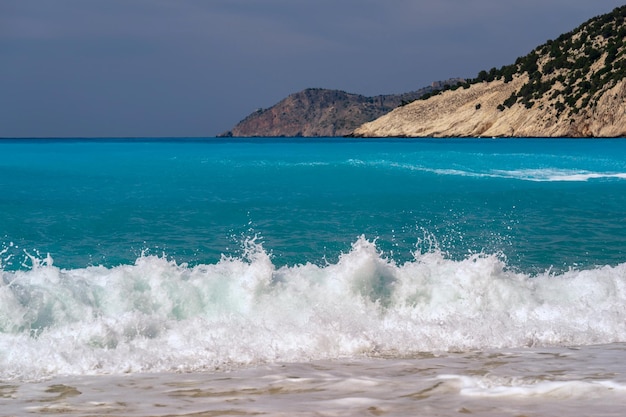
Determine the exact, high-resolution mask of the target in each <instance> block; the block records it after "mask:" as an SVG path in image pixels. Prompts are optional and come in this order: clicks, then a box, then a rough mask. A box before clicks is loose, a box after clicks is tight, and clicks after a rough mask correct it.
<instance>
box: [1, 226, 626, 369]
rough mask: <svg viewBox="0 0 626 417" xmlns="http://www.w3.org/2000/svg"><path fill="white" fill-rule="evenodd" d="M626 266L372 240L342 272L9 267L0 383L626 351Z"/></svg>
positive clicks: (147, 261) (331, 267) (239, 265)
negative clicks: (524, 265) (398, 257)
mask: <svg viewBox="0 0 626 417" xmlns="http://www.w3.org/2000/svg"><path fill="white" fill-rule="evenodd" d="M624 317H626V264H620V265H617V266H613V267H611V266H605V267H598V268H594V269H589V270H575V269H572V270H569V271H567V272H565V273H562V274H554V273H552V272H550V271H546V272H544V273H542V274H539V275H536V276H530V275H527V274H522V273H516V272H513V271H511V270H510V269H509V268H507V265H506V263H505V262H504V261H503V260H502V259H500V258H499V257H498V256H496V255H490V254H475V255H471V256H468V257H467V258H466V259H464V260H460V261H458V260H451V259H447V258H446V256H445V255H444V254H442V253H441V252H439V251H437V250H432V251H430V252H428V253H423V254H422V253H416V254H415V258H414V260H412V261H410V262H406V263H403V264H398V263H396V262H395V261H393V260H390V259H388V258H386V257H384V256H383V255H382V254H381V252H380V250H379V249H378V248H377V247H376V244H375V242H372V241H369V240H367V239H366V238H365V237H360V238H359V239H358V240H356V241H355V242H354V243H353V245H352V248H351V250H350V251H348V252H347V253H344V254H343V255H341V256H340V258H339V260H338V261H337V262H335V263H328V264H326V265H323V266H319V265H314V264H311V263H307V264H302V265H293V266H283V267H277V266H275V265H274V263H273V262H272V258H271V256H270V254H268V253H267V252H266V251H265V250H264V249H263V247H262V245H261V244H260V243H258V242H257V241H255V240H254V239H250V240H248V241H246V243H245V251H244V254H243V255H242V256H241V257H228V256H222V258H221V260H220V261H219V262H216V263H215V264H202V265H197V266H189V265H187V264H178V263H176V262H175V261H174V260H171V259H167V258H166V257H157V256H141V257H139V258H138V259H137V260H136V261H135V263H134V264H133V265H120V266H117V267H112V268H106V267H103V266H92V267H88V268H83V269H61V268H58V267H56V266H55V265H54V262H53V259H52V258H51V257H50V256H48V257H44V258H41V259H40V258H34V259H33V267H32V269H30V270H27V271H2V280H1V281H0V379H10V378H40V377H45V376H49V375H58V374H98V373H123V372H144V371H146V372H147V371H151V372H152V371H173V370H174V371H193V370H201V369H217V368H224V367H229V366H239V365H246V364H259V363H265V362H274V361H288V362H292V361H308V360H316V359H329V358H339V357H354V356H364V355H365V356H377V355H386V354H393V355H411V354H414V353H416V352H425V351H459V350H461V351H467V350H472V349H485V348H505V347H517V346H569V345H587V344H599V343H612V342H626V325H625V322H624Z"/></svg>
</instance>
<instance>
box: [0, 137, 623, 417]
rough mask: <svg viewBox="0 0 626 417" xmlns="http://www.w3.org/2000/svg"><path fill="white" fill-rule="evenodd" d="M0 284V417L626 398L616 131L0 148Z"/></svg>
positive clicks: (569, 407)
mask: <svg viewBox="0 0 626 417" xmlns="http://www.w3.org/2000/svg"><path fill="white" fill-rule="evenodd" d="M0 273H1V274H2V280H0V406H1V407H2V408H1V409H2V411H0V414H2V415H5V414H6V415H16V416H18V415H29V414H32V415H49V414H51V413H52V414H53V415H54V414H58V415H65V414H71V415H77V416H83V415H84V416H88V415H116V416H157V415H168V416H172V415H194V416H213V415H223V414H228V415H252V414H255V413H257V414H258V413H261V414H263V413H265V414H267V415H281V413H282V414H283V415H368V414H370V415H433V416H434V415H437V416H447V415H458V414H459V413H465V414H470V413H471V414H476V415H485V416H487V415H494V416H495V415H526V416H530V415H537V416H546V415H554V416H560V415H564V414H569V415H580V416H583V415H594V416H613V415H615V416H617V415H620V416H621V415H622V413H623V409H624V407H625V406H626V395H624V394H626V365H624V364H626V140H625V139H614V140H565V139H560V140H548V139H507V140H491V139H489V140H469V139H463V140H456V139H443V140H407V139H402V140H353V139H332V138H331V139H316V140H310V139H309V140H300V139H298V140H285V139H263V140H261V139H258V140H235V139H231V140H222V139H190V140H184V139H171V140H169V139H142V140H137V139H129V140H102V139H97V140H96V139H84V140H70V139H68V140H62V139H61V140H48V139H34V140H23V139H21V140H9V139H4V140H0ZM139 398H141V400H139ZM5 410H6V411H5ZM194 413H195V414H194ZM420 413H421V414H420Z"/></svg>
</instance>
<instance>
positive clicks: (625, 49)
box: [352, 6, 626, 137]
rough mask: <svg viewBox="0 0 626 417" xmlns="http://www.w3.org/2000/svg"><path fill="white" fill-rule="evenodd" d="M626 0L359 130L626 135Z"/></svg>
mask: <svg viewBox="0 0 626 417" xmlns="http://www.w3.org/2000/svg"><path fill="white" fill-rule="evenodd" d="M625 19H626V6H623V7H620V8H617V9H615V10H613V12H612V13H609V14H606V15H603V16H599V17H596V18H593V19H591V20H589V21H588V22H586V23H585V24H583V25H581V26H580V27H579V28H577V29H576V30H574V31H572V32H570V33H567V34H564V35H561V36H560V37H559V38H558V39H556V40H554V41H548V42H547V43H545V44H544V45H541V46H539V47H537V48H536V49H535V50H533V51H532V52H531V53H530V54H528V55H526V56H525V57H521V58H518V60H517V61H516V62H515V64H513V65H508V66H505V67H502V68H501V69H499V70H497V69H495V68H492V69H491V70H490V71H489V72H487V71H481V73H479V74H478V77H477V78H476V79H474V80H471V81H470V82H467V83H462V84H459V85H457V86H454V88H451V89H449V90H447V91H444V92H442V93H441V94H436V95H432V96H430V97H427V98H426V99H424V100H417V101H415V102H413V103H411V104H409V105H406V106H403V107H400V108H398V109H395V110H393V111H392V112H390V113H388V114H386V115H384V116H382V117H380V118H378V119H377V120H374V121H372V122H369V123H365V124H364V125H362V126H360V127H359V128H357V129H355V131H354V132H353V133H352V135H353V136H357V137H391V136H394V137H395V136H397V137H477V136H489V137H491V136H495V137H506V136H516V137H621V136H626V42H625V40H626V23H625Z"/></svg>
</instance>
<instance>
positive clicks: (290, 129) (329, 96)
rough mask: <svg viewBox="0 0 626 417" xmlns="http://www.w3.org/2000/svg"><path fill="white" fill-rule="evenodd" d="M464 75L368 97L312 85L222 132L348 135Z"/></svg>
mask: <svg viewBox="0 0 626 417" xmlns="http://www.w3.org/2000/svg"><path fill="white" fill-rule="evenodd" d="M463 81H464V80H461V79H452V80H446V81H438V82H436V83H433V84H432V85H431V86H429V87H424V88H422V89H419V90H417V91H412V92H410V93H405V94H391V95H380V96H374V97H366V96H362V95H359V94H350V93H346V92H345V91H338V90H327V89H321V88H309V89H306V90H303V91H300V92H298V93H295V94H292V95H290V96H288V97H287V98H285V99H283V100H281V101H280V102H279V103H277V104H276V105H274V106H272V107H270V108H268V109H259V110H257V111H255V112H254V113H252V114H250V115H249V116H248V117H246V118H245V119H244V120H242V121H241V122H239V123H238V124H237V126H235V127H234V128H233V129H232V130H230V131H228V132H226V133H223V134H221V135H220V136H234V137H297V136H308V137H324V136H344V135H347V134H349V133H351V132H352V131H353V130H354V129H356V128H357V127H358V126H360V125H362V124H363V123H365V122H369V121H371V120H374V119H376V118H378V117H380V116H382V115H383V114H386V113H388V112H390V111H391V110H393V109H395V108H396V107H398V106H401V105H404V104H407V103H410V102H412V101H414V100H416V99H418V98H419V97H421V96H423V95H424V94H427V93H431V92H433V91H435V90H437V89H439V88H443V87H444V86H446V85H454V84H456V83H458V82H463Z"/></svg>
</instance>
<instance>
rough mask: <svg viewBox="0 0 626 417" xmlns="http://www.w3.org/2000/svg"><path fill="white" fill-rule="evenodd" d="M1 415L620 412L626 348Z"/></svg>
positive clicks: (119, 386) (430, 359)
mask: <svg viewBox="0 0 626 417" xmlns="http://www.w3.org/2000/svg"><path fill="white" fill-rule="evenodd" d="M0 404H1V406H2V413H3V415H10V416H12V415H15V416H23V415H73V416H94V415H99V416H100V415H101V416H105V415H106V416H129V417H130V416H142V417H144V416H223V415H233V416H251V415H272V416H281V415H283V416H290V415H298V416H356V415H372V416H382V415H384V416H406V415H428V416H458V415H476V416H502V415H511V416H529V417H530V416H543V417H547V416H555V417H556V416H563V415H568V416H590V415H593V416H597V417H603V416H622V415H623V412H624V411H623V410H624V407H626V345H624V344H612V345H604V346H586V347H580V348H552V349H506V350H490V351H484V352H468V353H440V354H433V353H429V354H426V353H425V354H421V355H417V356H414V357H410V358H360V359H359V358H352V359H337V360H333V361H314V362H311V363H274V364H267V365H260V366H257V367H254V368H250V369H240V370H234V371H217V372H210V373H209V372H198V373H180V374H173V373H159V374H130V375H118V376H82V377H81V376H78V377H55V378H53V379H51V380H46V381H42V382H37V383H24V382H20V383H7V384H3V385H2V386H0Z"/></svg>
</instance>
